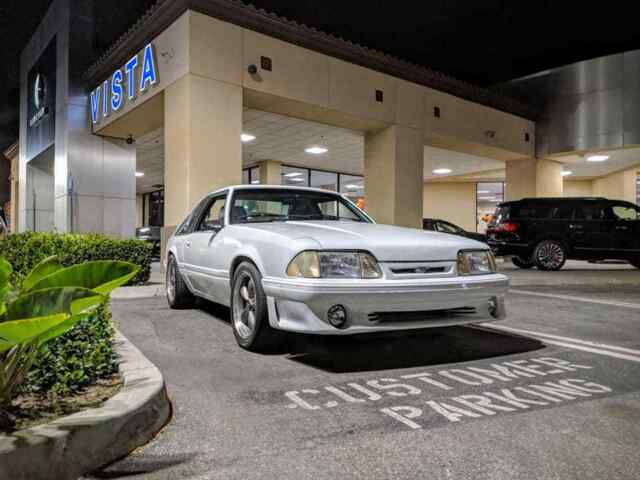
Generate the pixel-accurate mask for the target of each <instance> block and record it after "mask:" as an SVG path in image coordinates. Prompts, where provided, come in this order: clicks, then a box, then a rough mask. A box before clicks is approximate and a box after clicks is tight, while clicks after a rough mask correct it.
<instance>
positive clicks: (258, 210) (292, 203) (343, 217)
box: [230, 188, 371, 224]
mask: <svg viewBox="0 0 640 480" xmlns="http://www.w3.org/2000/svg"><path fill="white" fill-rule="evenodd" d="M230 216H231V223H232V224H234V223H258V222H286V221H296V220H298V221H304V220H329V221H351V222H367V223H370V222H371V221H370V220H369V219H368V218H367V217H366V215H364V214H363V213H362V212H361V211H360V210H358V208H357V207H355V206H354V205H352V204H350V203H349V202H347V201H346V200H344V199H343V198H342V197H340V196H339V195H335V194H332V193H323V192H316V191H311V190H294V189H278V188H265V189H238V190H236V191H235V192H234V194H233V206H232V209H231V215H230Z"/></svg>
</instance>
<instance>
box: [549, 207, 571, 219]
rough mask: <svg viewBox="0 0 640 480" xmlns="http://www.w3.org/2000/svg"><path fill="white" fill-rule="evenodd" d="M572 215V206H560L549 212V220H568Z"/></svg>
mask: <svg viewBox="0 0 640 480" xmlns="http://www.w3.org/2000/svg"><path fill="white" fill-rule="evenodd" d="M572 214H573V205H561V206H559V207H554V208H553V210H552V211H551V218H554V219H562V220H568V219H571V216H572Z"/></svg>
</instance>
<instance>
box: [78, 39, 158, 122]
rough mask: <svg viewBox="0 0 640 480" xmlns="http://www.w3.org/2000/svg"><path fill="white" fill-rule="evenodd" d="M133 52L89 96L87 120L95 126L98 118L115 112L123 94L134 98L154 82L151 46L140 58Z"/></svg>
mask: <svg viewBox="0 0 640 480" xmlns="http://www.w3.org/2000/svg"><path fill="white" fill-rule="evenodd" d="M139 56H140V54H137V55H134V56H133V57H131V59H130V60H129V61H128V62H127V63H125V64H124V67H123V68H121V69H118V70H116V71H115V72H113V75H111V78H110V79H108V80H105V81H104V82H102V85H100V86H98V87H96V89H95V90H93V91H92V92H91V94H90V95H89V103H90V107H91V121H92V122H93V124H94V125H95V124H96V123H98V122H99V121H100V118H101V116H102V117H108V116H109V114H110V113H111V112H117V111H118V110H120V108H121V107H122V105H123V104H124V100H125V96H126V98H127V100H128V101H129V102H133V101H135V99H136V96H137V94H139V93H143V92H145V91H146V90H147V89H148V88H149V87H150V86H153V85H155V84H156V83H158V70H157V67H156V60H155V55H154V51H153V45H152V44H148V45H147V46H146V47H144V50H143V52H142V60H140V59H139V58H138V57H139Z"/></svg>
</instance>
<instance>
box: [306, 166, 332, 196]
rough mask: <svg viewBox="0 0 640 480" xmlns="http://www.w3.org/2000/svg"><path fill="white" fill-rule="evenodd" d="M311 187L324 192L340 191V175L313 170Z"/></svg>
mask: <svg viewBox="0 0 640 480" xmlns="http://www.w3.org/2000/svg"><path fill="white" fill-rule="evenodd" d="M311 186H312V187H313V188H321V189H323V190H331V191H332V192H337V191H338V174H337V173H333V172H321V171H318V170H311Z"/></svg>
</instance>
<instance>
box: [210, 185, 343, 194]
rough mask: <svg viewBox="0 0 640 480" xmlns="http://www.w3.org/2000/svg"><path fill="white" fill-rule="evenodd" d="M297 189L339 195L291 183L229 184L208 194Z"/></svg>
mask: <svg viewBox="0 0 640 480" xmlns="http://www.w3.org/2000/svg"><path fill="white" fill-rule="evenodd" d="M272 189H277V190H298V191H306V192H318V193H329V194H334V195H340V196H342V194H341V193H339V192H333V191H331V190H323V189H322V188H313V187H296V186H293V185H262V184H261V185H229V186H228V187H224V188H219V189H218V190H214V191H213V192H209V195H214V194H216V193H222V192H226V191H229V190H272Z"/></svg>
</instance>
